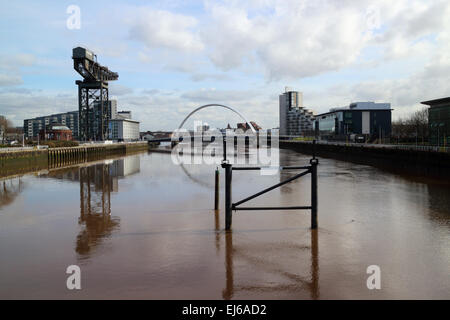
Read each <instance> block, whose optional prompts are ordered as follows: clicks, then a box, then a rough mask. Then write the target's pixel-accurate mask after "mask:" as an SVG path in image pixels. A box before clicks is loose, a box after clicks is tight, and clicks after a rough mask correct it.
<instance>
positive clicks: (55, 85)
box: [0, 0, 450, 131]
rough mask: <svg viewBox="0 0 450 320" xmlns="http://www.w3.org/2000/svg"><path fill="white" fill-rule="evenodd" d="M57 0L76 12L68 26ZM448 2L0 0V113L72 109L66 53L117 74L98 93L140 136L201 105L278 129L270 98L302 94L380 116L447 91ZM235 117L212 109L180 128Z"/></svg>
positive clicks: (73, 91)
mask: <svg viewBox="0 0 450 320" xmlns="http://www.w3.org/2000/svg"><path fill="white" fill-rule="evenodd" d="M69 5H77V6H79V8H80V10H81V28H80V29H73V30H70V29H68V28H67V26H66V20H67V18H68V17H69V16H70V14H68V13H67V12H66V10H67V7H68V6H69ZM448 17H450V3H449V2H448V1H444V0H442V1H441V0H435V1H425V0H424V1H418V0H415V1H414V0H411V1H409V0H399V1H387V0H377V1H367V0H362V1H344V0H339V1H337V0H336V1H326V0H308V1H299V0H292V1H290V0H252V1H247V2H245V3H242V1H176V0H171V1H140V0H135V1H127V2H125V1H57V2H56V1H17V2H12V1H5V0H1V3H0V26H1V32H0V39H1V43H2V45H1V49H0V50H1V51H0V115H4V116H6V117H7V118H8V119H10V120H11V121H13V123H14V125H15V126H21V125H23V120H24V119H25V118H32V117H36V116H42V115H47V114H51V113H60V112H66V111H72V110H77V109H78V101H77V87H76V85H75V80H78V79H80V76H79V75H78V74H77V73H76V72H75V70H73V63H72V59H71V54H72V48H74V47H76V46H83V47H87V48H89V49H90V50H92V51H94V52H95V53H96V54H97V55H98V61H99V62H100V63H101V64H103V65H106V66H108V67H109V68H110V69H111V70H113V71H116V72H118V73H119V80H118V81H113V82H110V97H111V98H116V99H117V100H118V108H119V110H131V111H132V113H133V118H134V119H137V120H139V121H141V131H145V130H169V129H174V128H176V127H177V126H178V124H179V123H180V122H181V121H182V120H183V118H184V117H185V116H186V115H187V114H188V113H189V112H190V111H192V110H193V109H194V108H195V107H198V106H200V105H203V104H207V103H220V104H226V105H229V106H232V107H234V108H236V109H237V110H239V111H240V112H241V113H243V114H244V115H245V116H246V118H247V119H249V120H252V121H255V122H257V123H258V124H259V125H261V126H262V127H263V128H272V127H277V126H278V95H279V94H280V93H282V92H284V87H285V86H289V87H292V88H294V89H295V90H297V91H301V92H303V104H304V106H305V107H307V108H308V109H311V110H313V111H314V112H315V113H316V114H317V113H322V112H326V111H328V110H329V109H330V108H332V107H340V106H346V105H348V104H349V103H351V102H356V101H375V102H388V103H391V106H392V108H393V109H394V112H393V119H394V120H395V119H397V118H399V117H402V116H405V115H406V114H409V113H412V112H413V111H415V110H418V109H420V108H422V107H423V105H421V104H420V101H424V100H431V99H436V98H441V97H445V96H450V90H449V85H448V83H450V72H449V71H450V19H448ZM195 119H201V120H203V121H206V122H208V123H209V124H210V125H211V126H218V127H225V126H226V125H227V123H230V124H232V125H235V124H236V123H237V122H240V119H239V118H237V117H236V116H235V115H234V114H233V113H231V112H226V111H223V109H206V110H204V111H202V112H201V113H199V114H198V116H196V117H195V118H194V119H193V120H195Z"/></svg>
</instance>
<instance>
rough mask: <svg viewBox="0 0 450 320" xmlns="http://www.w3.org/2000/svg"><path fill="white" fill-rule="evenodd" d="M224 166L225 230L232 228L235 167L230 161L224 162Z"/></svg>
mask: <svg viewBox="0 0 450 320" xmlns="http://www.w3.org/2000/svg"><path fill="white" fill-rule="evenodd" d="M222 168H224V169H225V230H231V220H232V212H231V205H232V199H231V178H232V175H233V168H232V165H231V164H229V163H222Z"/></svg>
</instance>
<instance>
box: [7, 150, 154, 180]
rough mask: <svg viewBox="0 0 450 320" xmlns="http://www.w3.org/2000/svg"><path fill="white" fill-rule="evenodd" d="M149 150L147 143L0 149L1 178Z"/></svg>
mask: <svg viewBox="0 0 450 320" xmlns="http://www.w3.org/2000/svg"><path fill="white" fill-rule="evenodd" d="M146 150H148V144H147V142H129V143H112V144H84V145H80V146H77V147H67V148H50V149H28V150H27V149H20V148H18V151H15V150H12V149H11V148H9V149H7V150H1V149H0V177H5V176H10V175H15V174H24V173H27V172H32V171H38V170H43V169H50V168H55V167H60V166H65V165H70V164H75V163H82V162H88V161H93V160H98V159H102V158H107V157H110V156H117V155H127V154H132V153H134V152H139V151H146Z"/></svg>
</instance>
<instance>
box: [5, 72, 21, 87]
mask: <svg viewBox="0 0 450 320" xmlns="http://www.w3.org/2000/svg"><path fill="white" fill-rule="evenodd" d="M22 83H23V80H22V77H20V76H18V75H8V74H0V86H1V87H3V86H17V85H20V84H22Z"/></svg>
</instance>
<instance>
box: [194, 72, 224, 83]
mask: <svg viewBox="0 0 450 320" xmlns="http://www.w3.org/2000/svg"><path fill="white" fill-rule="evenodd" d="M230 79H232V77H230V76H229V75H227V74H223V73H222V74H220V73H218V74H212V73H195V74H193V75H191V80H192V81H195V82H197V81H206V80H215V81H224V80H230Z"/></svg>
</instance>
